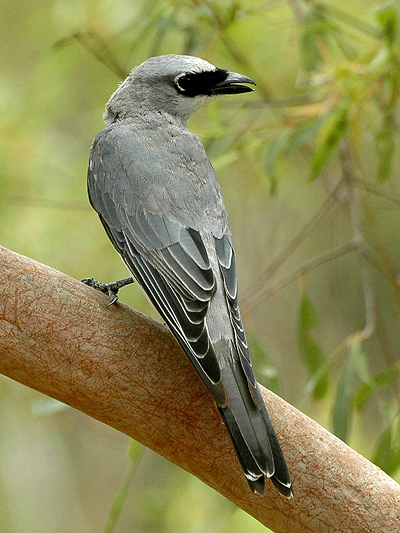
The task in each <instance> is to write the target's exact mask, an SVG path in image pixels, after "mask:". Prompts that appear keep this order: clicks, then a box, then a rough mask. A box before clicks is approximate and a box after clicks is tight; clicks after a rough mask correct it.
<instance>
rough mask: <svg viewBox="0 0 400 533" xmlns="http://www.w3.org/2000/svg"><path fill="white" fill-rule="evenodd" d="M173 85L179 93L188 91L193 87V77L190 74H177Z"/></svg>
mask: <svg viewBox="0 0 400 533" xmlns="http://www.w3.org/2000/svg"><path fill="white" fill-rule="evenodd" d="M175 86H176V88H177V90H178V92H180V93H183V94H185V93H188V92H190V91H191V90H192V89H193V78H192V76H191V75H190V74H179V76H177V77H176V78H175Z"/></svg>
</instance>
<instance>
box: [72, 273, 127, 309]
mask: <svg viewBox="0 0 400 533" xmlns="http://www.w3.org/2000/svg"><path fill="white" fill-rule="evenodd" d="M81 281H82V283H84V284H85V285H88V286H89V287H92V288H93V289H96V290H97V291H100V292H104V293H105V294H108V296H109V297H110V300H109V302H108V304H107V307H109V306H110V305H113V304H115V302H117V301H118V291H119V290H120V289H122V287H125V285H130V284H131V283H134V282H135V280H134V279H133V278H125V279H120V280H118V281H114V282H113V283H101V282H100V281H96V280H95V279H93V278H83V279H81Z"/></svg>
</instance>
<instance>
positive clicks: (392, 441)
mask: <svg viewBox="0 0 400 533" xmlns="http://www.w3.org/2000/svg"><path fill="white" fill-rule="evenodd" d="M397 433H398V431H396V426H395V425H394V424H391V425H390V426H389V427H388V428H386V429H385V431H384V432H383V433H382V434H381V436H380V437H379V440H378V444H377V446H376V448H375V451H374V455H373V458H372V462H373V463H374V464H376V465H377V466H379V468H382V470H384V471H385V472H386V473H387V474H389V475H390V474H393V473H394V472H395V471H396V470H397V469H398V468H399V467H400V441H399V438H398V437H399V436H398V435H397Z"/></svg>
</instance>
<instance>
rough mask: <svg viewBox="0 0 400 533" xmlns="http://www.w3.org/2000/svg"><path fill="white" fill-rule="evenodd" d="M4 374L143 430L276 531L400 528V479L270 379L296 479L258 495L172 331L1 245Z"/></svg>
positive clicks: (0, 367)
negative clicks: (289, 494)
mask: <svg viewBox="0 0 400 533" xmlns="http://www.w3.org/2000/svg"><path fill="white" fill-rule="evenodd" d="M0 277H1V282H0V287H1V298H0V372H1V373H3V374H4V375H6V376H9V377H10V378H12V379H14V380H16V381H19V382H20V383H23V384H24V385H28V386H29V387H32V388H33V389H36V390H38V391H41V392H43V393H45V394H48V395H49V396H52V397H53V398H57V399H58V400H61V401H62V402H65V403H67V404H69V405H71V406H73V407H75V408H76V409H79V410H81V411H83V412H84V413H86V414H88V415H89V416H92V417H94V418H96V419H98V420H101V421H102V422H104V423H105V424H108V425H110V426H112V427H114V428H116V429H118V430H119V431H122V432H123V433H126V434H127V435H130V436H131V437H133V438H135V439H137V440H138V441H140V442H141V443H143V444H145V445H146V446H148V447H149V448H151V449H153V450H155V451H156V452H158V453H159V454H161V455H163V456H164V457H166V458H167V459H169V460H170V461H172V462H174V463H175V464H177V465H179V466H181V467H182V468H184V469H185V470H187V471H188V472H191V473H192V474H194V475H195V476H197V477H198V478H200V479H201V480H202V481H204V482H205V483H207V484H208V485H210V486H211V487H213V488H214V489H215V490H217V491H218V492H220V493H221V494H223V495H224V496H226V497H227V498H229V499H230V500H232V501H233V502H235V503H236V504H237V505H238V506H239V507H241V508H242V509H244V510H245V511H247V512H248V513H250V514H251V515H253V516H254V517H255V518H257V519H258V520H259V521H260V522H262V523H263V524H265V525H266V526H268V527H269V528H271V529H272V530H273V531H276V532H277V533H283V532H290V533H305V532H315V533H317V532H318V533H322V532H324V533H327V532H329V533H334V532H335V533H336V532H337V533H346V532H354V533H364V532H365V533H366V532H368V533H371V532H376V533H378V532H379V533H386V532H387V533H393V532H395V531H400V486H399V485H398V484H397V483H396V482H394V481H393V480H392V479H391V478H390V477H388V476H387V475H386V474H385V473H384V472H382V471H381V470H380V469H379V468H377V467H376V466H374V465H373V464H371V463H370V462H369V461H367V460H366V459H364V458H363V457H362V456H360V455H359V454H357V453H356V452H354V451H353V450H351V449H350V448H349V447H348V446H346V445H345V444H343V442H341V441H340V440H338V439H337V438H335V437H334V436H333V435H331V434H330V433H329V432H328V431H326V430H325V429H323V428H322V427H321V426H319V425H318V424H316V423H315V422H314V421H312V420H311V419H309V418H308V417H307V416H305V415H303V414H302V413H300V412H299V411H297V410H296V409H295V408H293V407H291V406H290V405H288V404H287V403H285V402H284V401H283V400H282V399H280V398H279V397H277V396H275V395H274V394H272V393H271V392H269V391H267V390H266V389H262V392H263V394H264V397H265V400H266V403H267V406H268V409H269V412H270V415H271V418H272V421H273V424H274V426H275V428H276V431H277V433H278V436H279V438H280V441H281V443H282V448H283V450H284V453H285V456H286V459H287V462H288V466H289V469H290V471H291V474H292V478H293V485H294V491H295V497H294V498H293V499H292V500H287V499H285V498H283V497H281V496H280V495H279V493H278V492H277V491H276V490H275V489H274V488H273V486H272V485H271V484H270V485H269V490H268V492H267V495H266V496H265V497H260V496H255V495H253V494H252V493H251V492H250V490H249V488H248V486H247V483H246V481H245V479H244V476H243V473H242V470H241V468H240V466H239V464H238V462H237V459H236V456H235V454H234V452H233V450H232V446H231V443H230V441H229V438H228V436H227V433H226V431H225V428H224V426H223V424H222V422H221V419H220V417H219V415H218V413H217V411H216V409H215V407H214V405H213V402H212V401H211V399H210V397H209V395H208V393H207V391H206V390H205V388H204V386H203V385H202V383H201V381H200V379H199V378H198V377H197V375H196V373H195V371H194V370H193V368H192V367H191V365H190V363H189V362H188V360H187V359H186V357H185V356H184V355H183V353H182V351H181V349H180V348H179V346H178V345H177V343H176V342H175V340H174V339H173V337H172V335H171V334H170V333H169V331H168V330H167V329H166V328H165V327H163V326H161V325H160V324H157V323H156V322H154V321H153V320H150V319H149V318H146V317H144V316H142V315H140V314H139V313H137V312H135V311H132V310H131V309H129V308H127V307H126V306H124V305H122V304H117V305H114V306H112V307H111V308H107V307H106V303H107V296H105V295H103V294H100V293H98V292H96V291H94V290H93V289H90V288H88V287H86V286H84V285H83V284H82V283H80V282H78V281H76V280H74V279H71V278H69V277H68V276H66V275H64V274H62V273H60V272H57V271H55V270H53V269H51V268H49V267H47V266H44V265H41V264H39V263H37V262H35V261H33V260H31V259H28V258H26V257H23V256H20V255H18V254H15V253H13V252H10V251H9V250H6V249H5V248H0Z"/></svg>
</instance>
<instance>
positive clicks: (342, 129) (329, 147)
mask: <svg viewBox="0 0 400 533" xmlns="http://www.w3.org/2000/svg"><path fill="white" fill-rule="evenodd" d="M347 116H348V106H347V105H345V104H344V103H343V104H342V105H339V106H337V107H335V108H334V109H332V110H331V111H329V113H327V114H326V115H325V116H324V117H322V126H321V127H320V129H319V131H318V133H317V135H316V139H315V150H314V153H313V154H312V156H311V171H310V180H314V179H315V178H317V177H318V176H319V175H320V173H321V171H322V169H323V168H324V166H325V165H326V163H327V162H328V160H329V159H330V157H331V156H332V155H333V153H334V152H335V149H336V147H337V146H338V144H339V141H340V140H341V139H342V138H343V137H344V135H345V134H346V132H347V128H348V118H347Z"/></svg>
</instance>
